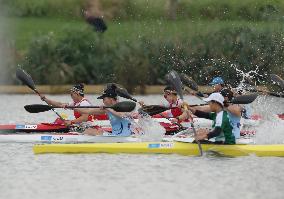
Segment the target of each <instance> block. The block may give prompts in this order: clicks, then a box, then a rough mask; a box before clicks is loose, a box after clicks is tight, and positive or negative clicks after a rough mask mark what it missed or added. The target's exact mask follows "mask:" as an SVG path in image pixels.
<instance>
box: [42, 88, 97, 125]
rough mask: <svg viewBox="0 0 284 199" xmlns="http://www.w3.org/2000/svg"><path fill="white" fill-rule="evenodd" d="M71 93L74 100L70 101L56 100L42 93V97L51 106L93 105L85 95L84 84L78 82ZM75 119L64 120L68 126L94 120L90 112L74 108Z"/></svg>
mask: <svg viewBox="0 0 284 199" xmlns="http://www.w3.org/2000/svg"><path fill="white" fill-rule="evenodd" d="M70 95H71V98H72V102H70V103H61V102H58V101H54V100H51V99H48V98H47V97H46V96H45V95H40V96H41V99H42V100H44V101H46V102H47V103H48V104H49V105H51V106H57V107H62V108H65V107H66V106H91V103H90V102H89V100H88V99H86V98H85V97H84V85H83V84H76V85H74V86H73V87H72V88H71V89H70ZM74 117H75V119H74V120H71V121H69V120H66V121H64V123H65V125H66V126H70V125H72V124H86V122H88V121H93V117H92V116H91V115H89V114H81V113H80V112H78V111H75V110H74Z"/></svg>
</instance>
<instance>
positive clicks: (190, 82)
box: [180, 73, 198, 91]
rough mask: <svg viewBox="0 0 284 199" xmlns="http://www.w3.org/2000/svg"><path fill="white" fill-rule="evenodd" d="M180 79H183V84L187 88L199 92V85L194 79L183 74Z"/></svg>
mask: <svg viewBox="0 0 284 199" xmlns="http://www.w3.org/2000/svg"><path fill="white" fill-rule="evenodd" d="M180 79H181V81H182V83H184V84H185V85H186V86H187V87H189V88H190V89H192V90H194V91H198V85H197V83H196V82H195V81H194V80H193V79H191V78H190V77H188V76H187V75H186V74H184V73H181V74H180Z"/></svg>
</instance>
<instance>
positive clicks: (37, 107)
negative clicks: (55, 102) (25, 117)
mask: <svg viewBox="0 0 284 199" xmlns="http://www.w3.org/2000/svg"><path fill="white" fill-rule="evenodd" d="M24 108H25V109H26V111H28V112H29V113H41V112H45V111H49V110H51V109H52V107H51V106H49V105H45V104H31V105H26V106H24Z"/></svg>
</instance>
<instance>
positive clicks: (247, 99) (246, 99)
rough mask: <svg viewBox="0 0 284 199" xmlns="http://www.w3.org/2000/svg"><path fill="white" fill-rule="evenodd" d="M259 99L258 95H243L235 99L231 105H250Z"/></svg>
mask: <svg viewBox="0 0 284 199" xmlns="http://www.w3.org/2000/svg"><path fill="white" fill-rule="evenodd" d="M256 98H257V94H252V95H241V96H237V97H234V98H233V100H232V101H231V103H233V104H250V103H252V102H253V101H254V100H255V99H256Z"/></svg>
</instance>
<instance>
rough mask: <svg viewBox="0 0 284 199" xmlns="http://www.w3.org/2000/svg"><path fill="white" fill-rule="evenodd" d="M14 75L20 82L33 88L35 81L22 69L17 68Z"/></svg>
mask: <svg viewBox="0 0 284 199" xmlns="http://www.w3.org/2000/svg"><path fill="white" fill-rule="evenodd" d="M16 77H17V78H18V79H19V80H21V82H22V83H23V84H25V85H27V86H28V87H29V88H30V89H32V90H35V83H34V81H33V79H32V77H31V76H30V75H29V74H28V73H27V72H26V71H24V70H23V69H20V68H18V69H17V71H16Z"/></svg>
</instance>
